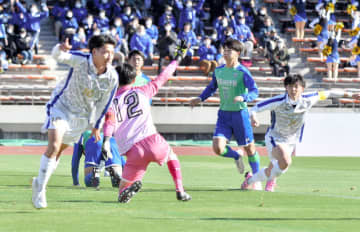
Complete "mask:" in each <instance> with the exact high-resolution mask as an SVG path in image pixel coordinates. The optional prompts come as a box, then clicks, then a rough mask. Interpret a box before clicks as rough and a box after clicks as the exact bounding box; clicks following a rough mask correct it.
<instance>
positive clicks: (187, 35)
mask: <svg viewBox="0 0 360 232" xmlns="http://www.w3.org/2000/svg"><path fill="white" fill-rule="evenodd" d="M178 39H179V40H185V41H186V43H187V45H188V51H187V53H186V56H185V57H184V59H183V61H182V64H183V65H186V66H187V65H190V64H191V60H192V56H193V55H194V49H195V46H197V45H198V43H199V41H198V40H197V38H196V35H195V32H194V31H193V30H192V28H191V23H190V22H187V23H185V24H184V28H183V30H182V31H181V32H180V33H179V35H178Z"/></svg>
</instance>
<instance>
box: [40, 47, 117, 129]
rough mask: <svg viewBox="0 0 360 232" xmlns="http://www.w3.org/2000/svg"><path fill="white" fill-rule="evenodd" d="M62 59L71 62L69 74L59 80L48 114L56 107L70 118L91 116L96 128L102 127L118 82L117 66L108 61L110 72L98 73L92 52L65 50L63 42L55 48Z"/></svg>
mask: <svg viewBox="0 0 360 232" xmlns="http://www.w3.org/2000/svg"><path fill="white" fill-rule="evenodd" d="M52 56H53V58H54V59H55V60H56V61H58V62H59V63H64V64H68V65H70V66H71V69H70V71H69V74H68V76H67V78H65V79H63V80H62V81H61V82H59V83H58V84H57V86H56V88H55V90H54V91H53V93H52V97H51V99H50V101H49V102H48V103H47V105H46V107H47V115H48V116H49V115H50V114H51V109H52V108H56V109H57V110H60V111H62V112H64V113H65V114H67V115H71V117H69V118H84V119H87V120H88V122H89V124H90V125H91V126H92V127H93V128H99V126H100V123H101V121H102V119H103V118H104V115H105V113H106V111H107V109H108V107H109V105H110V103H111V100H112V98H113V96H114V95H115V92H116V88H117V86H118V75H117V73H116V70H115V69H114V68H113V67H112V66H111V65H110V64H108V65H107V67H106V72H105V73H103V74H100V75H97V71H96V67H95V66H94V64H93V61H92V55H91V54H89V53H82V52H63V51H62V50H61V49H60V45H59V44H58V45H56V46H55V47H54V49H53V51H52Z"/></svg>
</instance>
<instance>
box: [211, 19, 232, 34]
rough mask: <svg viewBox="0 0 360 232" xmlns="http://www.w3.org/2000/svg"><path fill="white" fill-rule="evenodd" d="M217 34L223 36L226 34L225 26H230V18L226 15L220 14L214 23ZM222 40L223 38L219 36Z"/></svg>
mask: <svg viewBox="0 0 360 232" xmlns="http://www.w3.org/2000/svg"><path fill="white" fill-rule="evenodd" d="M213 26H214V27H215V29H216V32H217V34H218V35H219V36H220V37H221V36H222V35H223V34H224V31H225V28H227V27H228V26H229V19H228V18H227V17H225V16H219V17H218V18H217V19H216V20H215V21H214V25H213ZM219 39H220V40H221V38H219Z"/></svg>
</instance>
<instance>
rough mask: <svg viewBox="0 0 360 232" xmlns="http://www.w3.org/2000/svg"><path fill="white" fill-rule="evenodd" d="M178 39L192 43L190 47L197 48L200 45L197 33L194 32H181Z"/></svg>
mask: <svg viewBox="0 0 360 232" xmlns="http://www.w3.org/2000/svg"><path fill="white" fill-rule="evenodd" d="M178 39H179V40H182V39H184V40H185V41H186V42H187V43H190V46H191V47H192V46H196V45H198V43H199V41H198V40H197V38H196V35H195V32H194V31H189V32H187V33H186V32H184V31H181V32H180V33H179V35H178Z"/></svg>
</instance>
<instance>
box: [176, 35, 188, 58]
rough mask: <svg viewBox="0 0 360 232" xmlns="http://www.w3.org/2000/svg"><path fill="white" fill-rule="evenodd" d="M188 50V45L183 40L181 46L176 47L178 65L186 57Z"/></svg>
mask: <svg viewBox="0 0 360 232" xmlns="http://www.w3.org/2000/svg"><path fill="white" fill-rule="evenodd" d="M187 49H188V46H187V44H186V41H185V40H181V41H180V44H179V45H178V46H177V47H176V50H175V54H174V57H175V60H176V61H177V62H178V63H180V62H181V60H182V59H183V58H184V57H185V55H186V52H187Z"/></svg>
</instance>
